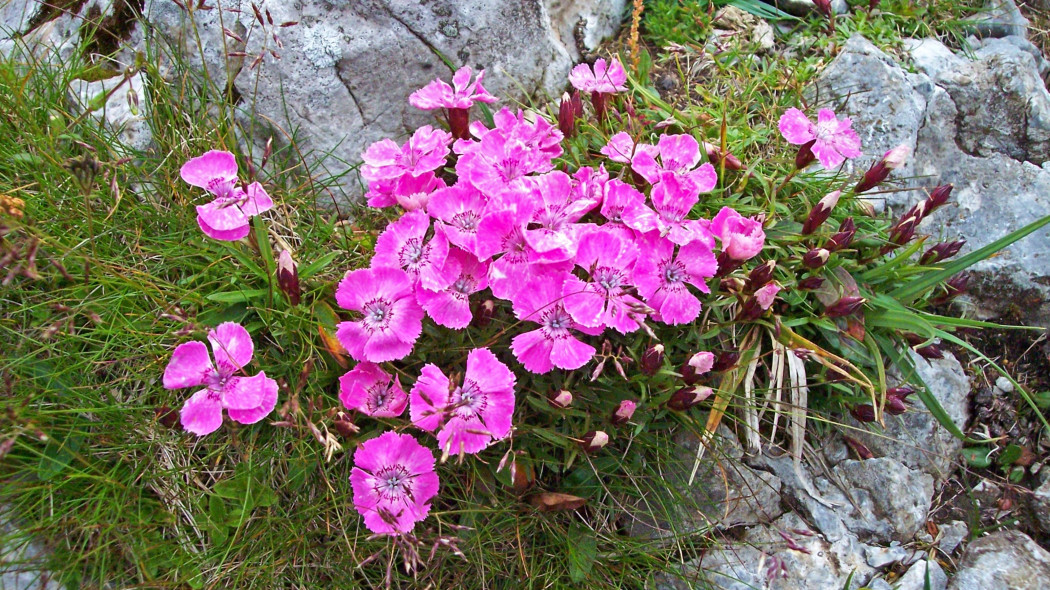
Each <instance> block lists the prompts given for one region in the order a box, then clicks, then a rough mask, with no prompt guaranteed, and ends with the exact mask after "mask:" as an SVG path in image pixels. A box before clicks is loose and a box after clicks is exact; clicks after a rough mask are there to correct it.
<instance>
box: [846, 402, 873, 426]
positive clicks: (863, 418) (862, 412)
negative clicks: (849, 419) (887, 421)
mask: <svg viewBox="0 0 1050 590" xmlns="http://www.w3.org/2000/svg"><path fill="white" fill-rule="evenodd" d="M849 413H850V415H852V416H853V417H854V418H856V419H857V422H874V421H875V407H874V406H872V405H871V404H861V405H859V406H853V407H852V408H850V411H849Z"/></svg>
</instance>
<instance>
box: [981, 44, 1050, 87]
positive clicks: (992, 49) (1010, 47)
mask: <svg viewBox="0 0 1050 590" xmlns="http://www.w3.org/2000/svg"><path fill="white" fill-rule="evenodd" d="M972 47H973V50H974V56H975V57H977V58H978V59H984V57H985V56H988V55H991V54H993V53H1003V54H1010V53H1016V51H1017V50H1021V51H1023V52H1025V53H1027V54H1028V55H1031V56H1032V59H1034V60H1035V64H1036V70H1037V71H1038V72H1039V75H1040V76H1041V77H1043V78H1046V76H1047V74H1050V60H1047V59H1046V57H1045V56H1044V55H1043V51H1042V50H1041V49H1039V48H1038V47H1036V46H1035V45H1033V44H1032V42H1031V41H1029V40H1028V39H1025V38H1024V37H1018V36H1017V35H1010V36H1009V37H1002V38H990V39H980V40H978V41H977V42H975V43H974V44H973V46H972Z"/></svg>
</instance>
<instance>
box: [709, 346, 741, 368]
mask: <svg viewBox="0 0 1050 590" xmlns="http://www.w3.org/2000/svg"><path fill="white" fill-rule="evenodd" d="M739 360H740V353H739V352H737V351H735V350H724V351H722V352H720V353H718V356H716V357H715V362H714V363H713V364H712V365H711V371H712V372H713V373H721V372H722V371H728V370H729V369H732V368H733V367H735V366H736V362H737V361H739Z"/></svg>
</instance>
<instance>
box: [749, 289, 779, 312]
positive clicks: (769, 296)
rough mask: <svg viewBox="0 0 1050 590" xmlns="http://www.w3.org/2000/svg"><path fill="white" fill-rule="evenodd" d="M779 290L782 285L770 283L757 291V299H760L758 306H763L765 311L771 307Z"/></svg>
mask: <svg viewBox="0 0 1050 590" xmlns="http://www.w3.org/2000/svg"><path fill="white" fill-rule="evenodd" d="M779 292H780V285H778V284H776V283H769V284H767V285H765V286H764V287H762V288H761V289H759V290H758V291H755V299H757V300H758V306H759V307H761V308H762V310H763V311H765V310H767V309H769V307H770V306H771V305H773V300H774V299H775V298H776V296H777V293H779Z"/></svg>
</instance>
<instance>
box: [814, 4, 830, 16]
mask: <svg viewBox="0 0 1050 590" xmlns="http://www.w3.org/2000/svg"><path fill="white" fill-rule="evenodd" d="M813 4H814V5H815V6H816V7H817V10H819V11H820V13H821V14H823V15H824V16H825V17H827V18H831V0H813Z"/></svg>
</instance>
